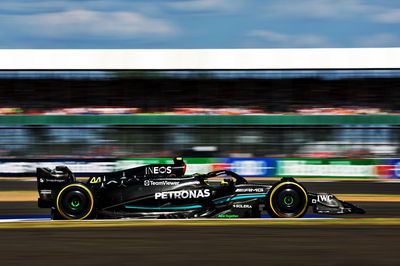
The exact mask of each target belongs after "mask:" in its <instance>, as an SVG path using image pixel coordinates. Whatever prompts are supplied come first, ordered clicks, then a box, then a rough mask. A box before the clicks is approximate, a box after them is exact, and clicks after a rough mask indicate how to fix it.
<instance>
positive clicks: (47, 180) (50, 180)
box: [46, 179, 67, 183]
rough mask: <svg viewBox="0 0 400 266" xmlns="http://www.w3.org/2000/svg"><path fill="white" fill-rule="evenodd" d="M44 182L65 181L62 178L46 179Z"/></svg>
mask: <svg viewBox="0 0 400 266" xmlns="http://www.w3.org/2000/svg"><path fill="white" fill-rule="evenodd" d="M46 182H50V183H51V182H53V183H64V182H67V181H65V180H64V179H46Z"/></svg>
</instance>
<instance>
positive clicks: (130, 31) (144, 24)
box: [0, 10, 178, 39]
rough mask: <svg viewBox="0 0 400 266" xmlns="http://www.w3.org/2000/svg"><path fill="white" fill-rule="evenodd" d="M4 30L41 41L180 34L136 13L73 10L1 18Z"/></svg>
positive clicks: (165, 22)
mask: <svg viewBox="0 0 400 266" xmlns="http://www.w3.org/2000/svg"><path fill="white" fill-rule="evenodd" d="M0 23H1V24H2V28H3V29H4V28H5V27H8V28H9V31H10V29H11V28H12V29H14V30H15V31H18V32H19V33H21V34H31V35H32V34H33V35H35V36H39V37H40V36H42V37H54V38H57V37H62V38H68V37H71V36H74V37H77V36H80V37H83V38H85V37H110V38H118V39H130V38H135V37H138V36H143V35H151V36H152V37H160V36H164V37H165V36H170V35H174V34H176V33H177V32H178V30H177V28H176V27H175V26H174V25H172V24H171V23H170V22H168V21H166V20H162V19H156V18H150V17H147V16H144V15H142V14H139V13H135V12H102V11H89V10H71V11H63V12H54V13H44V14H30V15H3V16H0Z"/></svg>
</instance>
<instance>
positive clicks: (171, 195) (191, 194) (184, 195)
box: [154, 189, 211, 199]
mask: <svg viewBox="0 0 400 266" xmlns="http://www.w3.org/2000/svg"><path fill="white" fill-rule="evenodd" d="M210 195H211V192H210V190H209V189H198V190H178V191H165V192H157V193H156V194H154V197H155V199H198V198H208V197H210Z"/></svg>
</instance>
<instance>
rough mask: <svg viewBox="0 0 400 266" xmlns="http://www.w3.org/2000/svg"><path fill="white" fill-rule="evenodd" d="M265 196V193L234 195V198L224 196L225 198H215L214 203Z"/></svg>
mask: <svg viewBox="0 0 400 266" xmlns="http://www.w3.org/2000/svg"><path fill="white" fill-rule="evenodd" d="M264 197H266V195H265V194H260V195H245V196H236V197H232V198H230V197H227V198H224V199H219V200H215V201H214V204H221V203H224V202H228V201H231V200H238V199H249V198H264Z"/></svg>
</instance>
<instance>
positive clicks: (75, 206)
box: [55, 183, 94, 220]
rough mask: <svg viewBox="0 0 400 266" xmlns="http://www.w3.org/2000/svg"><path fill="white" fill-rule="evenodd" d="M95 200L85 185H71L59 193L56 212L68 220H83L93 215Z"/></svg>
mask: <svg viewBox="0 0 400 266" xmlns="http://www.w3.org/2000/svg"><path fill="white" fill-rule="evenodd" d="M93 207H94V199H93V194H92V192H91V191H90V189H89V188H87V187H86V186H85V185H83V184H79V183H75V184H70V185H68V186H66V187H64V188H63V189H61V191H60V192H59V193H58V196H57V202H56V208H57V209H56V210H55V211H57V212H59V213H60V214H61V216H62V217H64V218H65V219H68V220H82V219H85V218H88V217H90V216H91V215H92V214H93Z"/></svg>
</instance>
